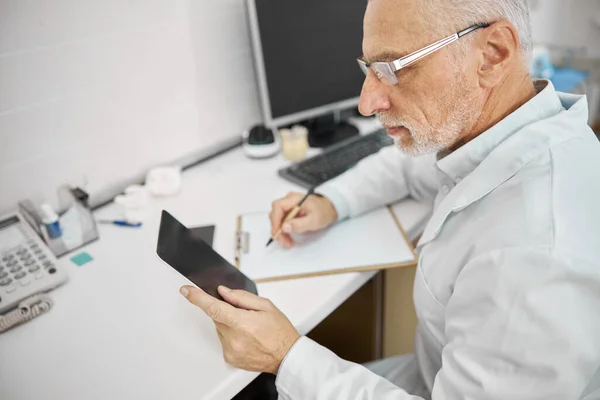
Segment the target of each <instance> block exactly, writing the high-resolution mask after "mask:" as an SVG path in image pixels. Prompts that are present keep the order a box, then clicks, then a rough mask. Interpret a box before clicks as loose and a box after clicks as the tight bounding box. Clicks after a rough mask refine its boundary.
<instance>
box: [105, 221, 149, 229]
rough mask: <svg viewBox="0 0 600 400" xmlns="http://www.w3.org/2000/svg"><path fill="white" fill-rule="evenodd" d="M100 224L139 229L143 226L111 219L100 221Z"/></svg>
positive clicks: (137, 223)
mask: <svg viewBox="0 0 600 400" xmlns="http://www.w3.org/2000/svg"><path fill="white" fill-rule="evenodd" d="M98 223H99V224H112V225H117V226H128V227H130V228H139V227H140V226H142V223H141V222H127V221H124V220H118V219H117V220H109V219H100V220H98Z"/></svg>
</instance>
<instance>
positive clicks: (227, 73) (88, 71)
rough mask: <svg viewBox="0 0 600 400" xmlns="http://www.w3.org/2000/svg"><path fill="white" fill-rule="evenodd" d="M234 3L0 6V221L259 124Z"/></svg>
mask: <svg viewBox="0 0 600 400" xmlns="http://www.w3.org/2000/svg"><path fill="white" fill-rule="evenodd" d="M251 57H252V56H251V52H250V44H249V40H248V35H247V23H246V16H245V6H244V1H243V0H128V1H125V0H54V1H49V0H0V214H2V213H4V212H7V211H9V210H12V209H14V207H15V206H16V203H17V201H18V200H19V199H22V198H24V197H28V196H39V195H42V196H44V197H53V196H54V193H55V190H56V188H57V187H58V186H59V185H61V184H64V183H69V184H76V185H82V184H84V183H85V182H87V189H88V190H89V191H90V193H92V195H93V197H94V196H95V197H96V198H100V197H102V196H103V194H106V193H107V192H109V191H110V190H111V188H114V187H118V184H119V182H122V181H123V180H124V179H131V178H132V177H135V176H140V174H143V173H144V172H145V171H146V170H147V168H148V167H150V166H153V165H157V164H160V163H166V162H169V161H173V160H177V159H181V158H182V157H187V158H191V157H193V156H194V155H195V154H197V153H198V152H199V151H202V150H203V149H204V150H206V149H211V148H214V147H215V144H216V143H218V142H222V141H223V140H227V139H231V138H233V137H237V135H239V133H240V132H241V131H242V130H243V129H245V128H247V127H248V126H249V125H250V124H253V123H255V122H257V121H258V120H259V119H260V110H259V106H258V100H257V89H256V86H255V79H254V69H253V63H252V58H251Z"/></svg>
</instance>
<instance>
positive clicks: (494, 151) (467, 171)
mask: <svg viewBox="0 0 600 400" xmlns="http://www.w3.org/2000/svg"><path fill="white" fill-rule="evenodd" d="M544 84H545V85H546V87H545V88H543V89H542V90H541V91H540V92H539V93H538V94H537V95H536V96H535V97H534V98H532V99H531V100H529V101H528V102H527V103H525V104H524V105H523V106H521V107H520V108H519V109H517V110H516V111H515V112H513V113H512V114H510V115H509V116H508V117H506V118H505V119H504V120H502V121H500V122H499V123H498V124H496V125H494V126H493V127H491V128H490V129H488V130H487V131H486V132H484V133H482V134H481V135H479V136H478V137H477V138H475V139H473V140H472V141H470V142H469V143H467V144H465V145H464V146H463V147H461V148H460V149H458V150H456V151H455V152H453V153H451V154H449V155H447V156H445V157H443V158H442V159H440V160H439V161H438V162H437V167H438V169H439V170H440V171H441V172H443V174H445V175H447V176H449V177H450V178H451V179H452V180H454V182H455V183H457V185H456V186H455V187H454V189H452V190H451V191H450V193H449V194H448V195H447V196H446V197H445V198H444V199H443V200H442V201H441V202H440V204H439V205H438V207H437V209H436V210H434V213H433V216H432V217H431V219H430V221H429V223H428V224H427V227H426V228H425V231H424V233H423V235H422V237H421V240H420V241H419V244H418V248H419V249H420V248H421V247H422V246H424V245H425V244H426V243H428V242H430V241H432V240H433V239H435V237H436V236H437V235H438V234H439V232H440V231H441V229H442V226H443V224H444V222H445V221H446V219H447V218H448V216H450V214H452V213H453V212H459V211H462V210H464V209H465V208H467V207H468V206H469V205H471V204H473V203H474V202H476V201H477V200H479V199H481V198H483V197H484V196H486V195H487V194H489V193H490V192H492V191H493V190H494V189H495V188H497V187H498V186H500V185H501V184H502V183H504V182H506V181H507V180H508V179H510V178H511V177H512V176H514V175H515V174H516V173H517V172H518V171H519V170H520V169H521V168H522V167H523V166H524V165H526V164H527V163H528V162H529V161H531V160H532V159H534V158H535V157H538V156H539V155H541V154H542V153H543V152H545V151H547V150H548V149H549V148H550V147H551V146H553V145H554V144H556V143H559V142H562V141H564V140H567V139H568V138H570V137H573V136H575V135H577V134H578V133H574V132H581V131H582V130H580V129H579V130H575V129H569V126H570V127H572V126H573V125H578V124H581V123H584V124H587V117H588V111H587V102H586V100H585V96H576V95H569V94H563V93H558V92H556V91H555V90H554V86H553V85H552V83H551V82H548V81H537V82H536V88H540V85H542V86H543V85H544Z"/></svg>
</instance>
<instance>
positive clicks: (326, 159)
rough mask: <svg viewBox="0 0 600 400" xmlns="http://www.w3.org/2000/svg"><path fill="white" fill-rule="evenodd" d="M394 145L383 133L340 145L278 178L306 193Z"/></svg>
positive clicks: (303, 162) (286, 171)
mask: <svg viewBox="0 0 600 400" xmlns="http://www.w3.org/2000/svg"><path fill="white" fill-rule="evenodd" d="M393 143H394V141H393V140H392V139H391V138H390V137H389V136H388V134H387V133H386V132H385V130H384V129H382V130H379V131H376V132H373V133H370V134H368V135H365V136H356V137H353V138H351V139H348V140H345V141H343V142H340V143H337V144H335V145H333V146H331V147H329V148H327V149H325V151H323V153H321V154H319V155H317V156H315V157H312V158H308V159H306V160H304V161H301V162H299V163H297V164H293V165H291V166H289V167H286V168H283V169H280V170H279V175H280V176H281V177H283V178H285V179H287V180H289V181H291V182H294V183H297V184H299V185H300V186H303V187H305V188H307V189H309V188H311V187H314V186H318V185H320V184H322V183H324V182H327V181H328V180H330V179H333V178H335V177H336V176H338V175H341V174H342V173H344V172H345V171H347V170H349V169H350V168H352V167H353V166H355V165H356V164H357V163H358V162H359V161H360V160H362V159H363V158H365V157H367V156H370V155H371V154H373V153H377V152H378V151H379V150H381V149H382V148H384V147H386V146H389V145H391V144H393Z"/></svg>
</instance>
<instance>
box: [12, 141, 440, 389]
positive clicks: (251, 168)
mask: <svg viewBox="0 0 600 400" xmlns="http://www.w3.org/2000/svg"><path fill="white" fill-rule="evenodd" d="M284 164H285V161H284V160H283V159H282V158H281V156H278V157H277V158H274V159H269V160H263V161H251V160H248V159H246V158H245V157H244V156H243V154H242V151H241V149H236V150H233V151H231V152H229V153H226V154H224V155H221V156H219V157H217V158H215V159H213V160H211V161H208V162H206V163H203V164H200V165H199V166H196V167H194V168H191V169H189V170H188V171H186V172H185V173H184V183H183V190H182V192H181V193H180V194H179V195H178V196H177V197H173V198H165V199H155V200H153V201H152V204H151V206H150V209H151V213H150V218H149V219H148V221H147V222H146V223H145V224H144V226H143V227H142V228H141V229H130V228H121V227H116V226H110V225H108V226H106V225H105V226H101V227H100V237H101V239H100V241H98V242H96V243H93V244H91V245H89V246H87V247H86V248H85V249H84V250H85V251H87V252H88V253H89V254H90V255H92V256H93V257H94V261H92V262H91V263H89V264H87V265H84V266H82V267H77V266H75V265H74V264H72V263H71V262H70V261H63V263H64V266H65V267H66V268H67V272H68V274H69V277H70V281H69V282H68V283H67V284H66V285H65V286H63V287H61V288H59V289H58V290H56V291H54V292H52V294H51V297H52V298H53V300H54V302H55V307H54V309H53V310H52V311H51V312H50V313H49V314H47V315H44V316H42V317H40V318H38V319H36V320H34V321H32V322H30V323H28V324H26V325H24V326H21V327H18V328H16V329H14V330H12V331H9V332H7V333H5V334H3V335H0V399H2V400H14V399H27V400H33V399H35V400H37V399H48V400H55V399H56V400H69V399H77V400H79V399H86V400H91V399H103V400H104V399H133V398H135V399H145V400H150V399H178V400H184V399H229V398H231V397H232V396H234V395H235V394H236V393H237V392H239V391H240V390H241V389H242V388H243V387H245V386H246V385H247V384H248V383H249V382H250V381H252V379H254V378H255V377H256V375H257V374H255V373H249V372H245V371H241V370H236V369H234V368H232V367H229V366H228V365H226V364H225V363H224V361H223V359H222V355H221V347H220V344H219V341H218V339H217V336H216V333H215V329H214V326H213V325H212V322H211V321H210V320H209V319H208V318H207V317H206V316H205V315H204V314H203V313H202V311H200V310H199V309H196V308H194V307H192V306H191V305H189V304H188V303H187V301H186V300H185V299H184V298H183V297H182V296H181V295H180V294H179V291H178V289H179V287H180V286H181V285H182V284H185V283H187V281H186V279H185V278H183V277H182V276H179V275H178V274H177V273H176V272H175V271H173V270H172V269H171V268H170V267H168V266H166V265H165V264H163V263H162V261H160V260H159V259H158V257H157V256H156V253H155V248H156V239H157V232H158V224H159V218H160V210H162V209H163V208H164V209H167V210H168V211H170V212H172V213H173V214H174V215H175V216H176V217H177V218H178V219H180V220H181V221H182V222H183V223H184V224H186V225H188V226H197V225H208V224H215V225H216V226H217V228H216V232H215V243H214V245H215V248H216V250H217V251H219V252H220V253H221V254H222V255H223V256H225V257H226V258H228V259H229V260H230V261H233V260H232V259H233V243H234V228H235V222H236V219H235V217H236V215H237V214H239V213H244V212H250V211H258V210H268V209H269V208H270V202H271V201H272V200H273V199H275V198H278V197H280V196H282V195H284V194H285V193H286V192H287V191H289V190H300V188H298V187H296V186H294V185H292V184H290V183H288V182H286V181H284V180H283V179H281V178H279V177H277V175H276V173H275V171H276V169H277V168H279V167H280V166H283V165H284ZM115 212H116V208H115V206H113V205H111V206H108V207H105V208H103V209H101V210H99V211H98V212H97V215H98V216H115ZM397 213H398V216H399V218H400V221H401V222H402V224H403V225H404V227H405V229H406V230H407V233H408V234H409V236H412V237H414V236H416V235H417V234H418V233H419V232H420V230H421V229H422V227H423V225H424V223H425V222H426V218H427V216H428V213H429V207H428V206H425V205H421V204H419V203H416V202H414V201H410V200H408V201H405V202H402V203H401V204H399V205H398V206H397ZM372 276H373V273H349V274H341V275H331V276H323V277H316V278H307V279H303V280H294V281H282V282H275V283H266V284H260V285H258V290H259V293H260V295H262V296H264V297H268V298H270V299H271V300H272V301H273V302H274V303H275V304H276V305H277V306H278V307H279V308H280V309H281V310H282V311H283V312H284V313H285V314H286V315H287V316H288V317H289V318H290V320H291V321H292V323H294V325H295V326H296V327H297V328H298V330H299V331H300V333H302V334H306V333H307V332H308V331H310V330H311V329H312V328H314V327H315V326H316V325H317V324H318V323H319V322H320V321H322V320H323V319H324V318H325V317H326V316H327V315H328V314H330V313H331V312H332V311H333V310H334V309H335V308H337V307H338V306H339V305H340V304H341V303H343V302H344V301H345V300H346V299H347V298H348V297H349V296H350V295H351V294H352V293H354V292H355V291H356V290H357V289H358V288H360V287H361V286H362V285H363V284H364V283H365V282H366V281H368V280H369V279H370V278H371V277H372Z"/></svg>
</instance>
